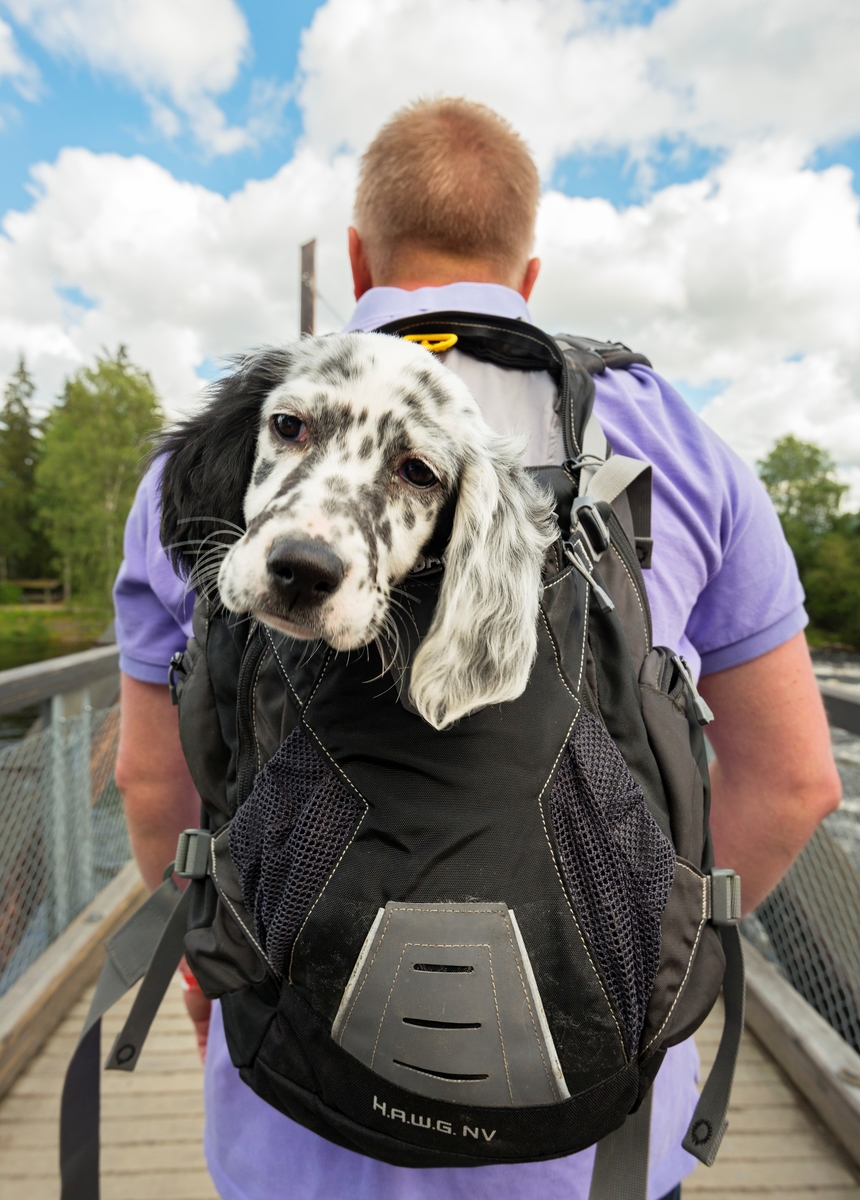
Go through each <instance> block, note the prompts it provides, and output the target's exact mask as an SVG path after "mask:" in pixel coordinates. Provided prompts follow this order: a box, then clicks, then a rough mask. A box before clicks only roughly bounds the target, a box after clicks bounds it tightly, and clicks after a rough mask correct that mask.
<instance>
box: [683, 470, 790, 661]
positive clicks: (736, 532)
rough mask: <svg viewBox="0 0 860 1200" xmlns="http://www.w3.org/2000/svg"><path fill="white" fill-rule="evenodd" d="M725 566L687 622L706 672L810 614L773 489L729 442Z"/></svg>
mask: <svg viewBox="0 0 860 1200" xmlns="http://www.w3.org/2000/svg"><path fill="white" fill-rule="evenodd" d="M720 449H721V450H722V452H723V453H722V455H721V457H722V458H723V460H724V462H725V470H726V475H727V478H726V483H727V487H726V491H725V494H724V512H723V520H722V522H721V524H722V530H721V533H722V537H721V550H722V555H721V560H720V565H719V569H718V570H717V571H716V572H715V574H714V575H713V576H712V577H711V578H710V579H709V580H708V582H707V584H706V585H705V588H704V589H703V591H702V592H701V593H700V595H699V597H698V599H697V601H696V604H695V606H694V608H693V611H692V612H691V614H690V618H689V621H688V622H687V631H686V632H687V637H688V638H689V639H690V641H691V642H692V643H693V645H694V646H695V647H696V649H697V651H698V653H699V655H700V657H701V660H702V667H701V673H702V674H703V675H710V674H713V673H714V672H715V671H724V670H726V669H727V668H728V667H736V666H739V665H740V664H741V663H745V662H749V661H751V660H752V659H754V658H758V657H759V656H760V655H762V654H766V653H767V652H768V651H769V650H774V649H776V647H777V646H781V645H782V644H783V643H784V642H787V641H788V640H789V638H792V637H794V635H795V634H796V633H799V632H800V630H801V629H803V628H804V627H805V626H806V624H807V621H808V618H807V615H806V611H805V609H804V607H803V589H802V587H801V584H800V579H799V578H798V574H797V566H796V564H795V561H794V555H793V554H792V552H791V549H790V547H789V545H788V543H787V542H786V540H785V535H784V534H783V531H782V526H781V525H780V523H779V518H778V517H777V515H776V512H775V511H774V508H773V505H772V504H771V502H770V497H769V496H768V494H767V492H766V491H765V489H764V487H763V486H762V484H761V482H760V481H759V480H758V479H757V478H756V477H755V475H754V474H753V472H752V471H751V470H750V469H749V468H748V467H747V466H746V465H745V464H744V463H742V462H741V461H740V460H739V459H737V458H736V456H735V455H733V454H732V453H731V451H729V450H728V448H727V447H725V446H721V447H720Z"/></svg>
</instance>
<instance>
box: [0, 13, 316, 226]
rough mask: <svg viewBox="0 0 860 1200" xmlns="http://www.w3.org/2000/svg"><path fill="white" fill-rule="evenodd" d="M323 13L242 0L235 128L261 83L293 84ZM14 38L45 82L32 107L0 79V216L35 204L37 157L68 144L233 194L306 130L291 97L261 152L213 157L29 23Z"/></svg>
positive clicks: (265, 172)
mask: <svg viewBox="0 0 860 1200" xmlns="http://www.w3.org/2000/svg"><path fill="white" fill-rule="evenodd" d="M318 7H319V4H318V3H315V2H314V0H289V2H288V3H285V2H283V0H282V2H279V3H271V0H269V2H266V0H244V2H243V3H242V5H241V8H242V10H243V11H244V13H245V16H246V18H247V21H248V24H249V26H250V30H251V38H252V53H251V55H250V56H249V59H248V61H247V62H246V63H245V64H244V65H243V66H242V69H241V73H240V77H239V79H238V81H237V83H236V85H235V86H234V87H233V88H231V89H230V91H229V92H228V93H226V95H224V96H222V98H221V104H222V108H223V110H224V112H225V113H226V114H227V116H228V118H229V119H230V121H231V122H235V123H240V124H241V123H242V122H243V121H245V120H247V116H248V108H249V101H250V92H251V88H252V86H253V84H254V81H255V80H262V81H264V82H271V83H273V84H275V85H276V86H281V87H283V86H284V85H285V84H290V83H291V82H292V80H293V78H294V76H295V74H296V69H297V65H298V63H297V59H298V51H299V39H300V37H301V33H302V30H303V29H304V28H305V27H306V26H307V25H308V24H309V23H310V21H311V18H312V16H313V13H314V10H315V9H316V8H318ZM0 13H2V5H0ZM15 34H16V39H17V41H18V44H19V46H20V49H21V50H22V51H23V53H24V54H25V55H26V56H27V58H28V59H29V60H30V61H32V62H33V63H35V65H36V66H37V68H38V70H39V74H40V76H41V79H42V85H41V89H40V90H41V96H40V98H39V99H38V100H37V101H36V102H35V103H28V102H27V101H26V100H23V99H22V98H21V96H20V95H19V94H18V93H17V92H16V90H15V87H14V85H13V83H12V81H8V80H2V81H0V114H2V116H3V124H4V128H3V130H2V132H0V138H2V143H0V145H2V162H3V170H2V173H0V212H5V211H6V210H7V209H9V208H22V207H24V206H26V205H28V204H29V193H28V191H27V187H28V182H29V169H30V167H31V166H32V164H33V163H34V162H38V161H40V160H46V161H49V162H50V161H53V159H55V158H56V156H57V154H58V153H59V151H60V150H61V149H62V148H63V147H64V146H86V147H88V148H89V149H90V150H94V151H97V152H106V151H111V152H114V153H116V154H125V155H128V154H145V155H146V156H147V157H148V158H151V159H153V160H154V161H155V162H158V163H161V164H162V165H163V166H164V167H166V168H167V169H168V170H169V171H170V172H171V174H173V175H175V176H176V178H177V179H183V180H190V181H191V182H194V183H202V184H205V186H206V187H208V188H211V189H213V190H214V191H218V192H221V193H222V194H223V195H229V193H230V192H234V191H236V190H237V189H238V188H240V187H242V185H243V184H244V182H245V180H246V179H249V178H253V179H264V178H267V177H268V176H270V175H272V174H274V172H275V171H276V170H277V169H278V167H279V166H281V164H282V163H283V162H284V161H285V160H286V159H288V158H290V157H291V155H292V153H293V147H294V145H295V142H296V139H297V138H298V137H299V136H300V134H301V129H302V115H301V112H300V111H299V109H298V108H297V106H296V104H295V100H294V99H292V98H290V99H287V101H286V103H285V104H284V106H283V108H282V110H281V113H280V122H279V125H280V127H279V129H278V130H277V131H276V132H275V133H274V134H273V135H272V136H271V137H269V138H267V139H266V141H265V142H263V143H262V144H261V145H260V146H258V147H254V148H252V149H248V150H245V151H240V152H239V153H237V154H234V155H230V156H225V155H218V156H213V155H209V154H207V153H206V152H205V151H204V150H203V149H201V147H200V146H199V145H197V144H195V142H194V140H193V138H192V137H191V136H190V135H188V134H185V135H184V136H181V137H179V138H177V139H176V140H175V141H168V140H167V139H165V138H163V137H160V136H158V135H157V134H155V133H154V132H153V131H152V129H151V127H150V120H149V111H148V108H147V105H146V102H145V101H144V99H143V98H142V97H141V95H140V93H139V92H138V91H137V90H136V89H135V88H134V87H132V86H131V85H129V84H128V83H126V82H124V81H123V80H122V79H118V78H117V77H116V76H112V75H108V74H106V73H105V72H103V71H100V70H96V69H94V68H93V67H91V66H90V65H88V64H86V63H82V62H76V61H74V60H70V59H69V58H64V57H58V56H55V55H51V54H49V53H48V52H47V51H46V50H45V49H43V48H42V46H40V45H39V42H38V41H37V40H36V38H34V37H33V35H32V34H31V33H30V32H29V31H28V30H27V28H26V27H23V28H22V27H21V26H20V25H17V26H15Z"/></svg>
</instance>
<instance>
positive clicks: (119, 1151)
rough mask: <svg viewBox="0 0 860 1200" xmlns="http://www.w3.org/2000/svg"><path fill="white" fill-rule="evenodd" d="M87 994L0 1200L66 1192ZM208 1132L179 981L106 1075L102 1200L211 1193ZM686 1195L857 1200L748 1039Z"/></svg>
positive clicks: (706, 1049)
mask: <svg viewBox="0 0 860 1200" xmlns="http://www.w3.org/2000/svg"><path fill="white" fill-rule="evenodd" d="M89 995H90V993H87V995H86V997H84V998H83V999H82V1000H81V1001H80V1002H79V1003H78V1004H77V1005H76V1006H75V1008H74V1009H73V1010H72V1011H71V1012H70V1013H69V1015H68V1017H67V1018H66V1020H65V1021H64V1022H63V1024H62V1025H61V1026H60V1028H59V1029H58V1030H57V1032H56V1033H55V1034H54V1036H53V1037H52V1038H51V1040H50V1041H49V1042H48V1044H47V1045H46V1047H45V1048H44V1050H43V1051H42V1052H41V1054H39V1055H38V1057H37V1058H35V1059H34V1060H33V1062H32V1063H31V1064H30V1066H29V1068H28V1069H27V1071H26V1072H25V1074H24V1075H22V1076H21V1077H20V1078H19V1079H18V1081H17V1082H16V1084H15V1085H14V1087H13V1088H12V1090H11V1092H10V1093H9V1095H8V1096H7V1097H6V1098H5V1099H4V1100H3V1101H2V1103H0V1200H56V1197H57V1196H58V1194H59V1186H58V1178H57V1165H56V1164H57V1117H58V1112H59V1100H60V1089H61V1087H62V1080H63V1072H64V1070H65V1067H66V1063H67V1061H68V1058H69V1055H70V1054H71V1051H72V1048H73V1046H74V1042H75V1039H76V1037H77V1034H78V1031H79V1030H80V1027H81V1024H82V1022H83V1019H84V1015H85V1012H86V1008H87V1005H88V1003H89ZM127 1008H128V1002H126V1003H123V1004H119V1005H117V1007H116V1010H115V1011H114V1012H113V1013H111V1014H109V1015H108V1018H107V1020H106V1022H105V1025H106V1031H105V1036H104V1038H103V1042H104V1045H105V1046H109V1045H110V1044H111V1041H112V1039H113V1037H114V1035H115V1033H116V1031H117V1030H118V1028H119V1022H120V1019H121V1016H122V1015H123V1014H124V1013H125V1012H126V1011H127ZM719 1028H720V1026H719V1018H718V1017H716V1016H715V1017H712V1018H711V1019H710V1020H709V1021H708V1022H707V1023H706V1025H705V1026H704V1028H703V1029H702V1030H701V1031H700V1034H699V1036H698V1039H697V1040H698V1042H699V1047H700V1050H701V1054H702V1059H703V1063H704V1065H705V1066H709V1065H710V1062H711V1059H712V1057H713V1054H714V1051H715V1049H716V1043H717V1039H718V1037H719ZM202 1131H203V1098H202V1071H201V1067H200V1061H199V1059H198V1058H197V1053H196V1050H195V1047H194V1039H193V1035H192V1033H191V1027H190V1025H189V1023H188V1019H187V1017H186V1016H185V1012H184V1005H183V1002H182V994H181V991H180V989H179V985H178V983H174V985H173V986H172V987H171V989H170V992H169V993H168V997H167V999H166V1001H165V1003H164V1005H163V1006H162V1009H161V1012H160V1013H159V1015H158V1017H157V1019H156V1022H155V1025H154V1027H153V1031H152V1034H151V1035H150V1039H149V1042H148V1043H147V1046H146V1050H145V1052H144V1054H143V1056H142V1059H141V1064H140V1066H139V1067H138V1069H137V1071H136V1072H135V1073H134V1074H130V1075H126V1074H124V1073H121V1072H110V1073H108V1074H106V1075H105V1076H103V1099H102V1136H103V1149H102V1197H103V1200H213V1198H215V1197H216V1192H215V1189H214V1188H213V1186H212V1182H211V1180H210V1179H209V1176H208V1174H207V1172H206V1167H205V1165H204V1161H203V1151H202V1147H201V1139H202ZM684 1192H685V1195H687V1196H697V1197H701V1200H729V1198H730V1197H731V1198H733V1200H734V1198H735V1197H739V1196H743V1197H744V1198H745V1200H800V1197H815V1198H816V1200H860V1185H858V1182H857V1180H856V1178H855V1176H854V1174H853V1173H852V1170H851V1168H850V1166H849V1165H848V1164H847V1161H846V1159H845V1157H844V1156H843V1155H842V1153H841V1151H840V1150H839V1149H838V1148H837V1147H836V1146H835V1145H834V1143H833V1142H832V1141H831V1140H830V1138H829V1137H828V1135H827V1133H826V1132H825V1131H824V1130H823V1129H822V1128H821V1126H820V1125H819V1124H818V1123H817V1121H816V1120H815V1118H814V1117H813V1116H812V1114H811V1113H810V1111H809V1109H808V1108H807V1107H806V1105H805V1104H804V1102H803V1101H802V1100H801V1099H800V1098H799V1096H798V1095H797V1093H796V1092H795V1091H794V1090H793V1088H792V1087H791V1085H790V1084H789V1083H787V1082H786V1080H785V1078H784V1077H783V1075H782V1074H781V1072H780V1070H779V1068H778V1067H777V1066H776V1065H775V1064H774V1062H773V1060H772V1059H771V1058H770V1057H769V1056H768V1055H767V1053H766V1052H765V1051H764V1050H763V1049H762V1048H761V1047H760V1046H759V1045H758V1044H757V1043H756V1042H755V1040H754V1039H753V1038H752V1037H751V1036H750V1035H747V1036H746V1038H745V1041H744V1048H743V1052H742V1056H741V1061H740V1064H739V1068H738V1075H737V1079H736V1083H735V1090H734V1097H733V1105H732V1112H731V1114H730V1129H729V1132H728V1134H727V1135H726V1139H725V1141H724V1143H723V1147H722V1150H721V1151H720V1157H719V1158H718V1160H717V1164H716V1166H715V1167H713V1168H712V1169H711V1170H710V1171H709V1170H706V1169H705V1168H704V1167H702V1168H700V1169H699V1170H697V1171H696V1172H695V1174H694V1175H693V1176H692V1177H691V1178H690V1179H689V1180H688V1181H687V1183H686V1184H685V1185H684ZM288 1195H289V1193H288V1192H285V1193H284V1197H285V1200H286V1198H287V1197H288ZM273 1200H276V1198H274V1197H273ZM340 1200H348V1197H343V1198H340Z"/></svg>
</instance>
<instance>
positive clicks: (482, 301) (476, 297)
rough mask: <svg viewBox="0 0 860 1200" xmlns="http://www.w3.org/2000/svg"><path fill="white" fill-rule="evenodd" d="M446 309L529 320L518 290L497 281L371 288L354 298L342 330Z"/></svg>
mask: <svg viewBox="0 0 860 1200" xmlns="http://www.w3.org/2000/svg"><path fill="white" fill-rule="evenodd" d="M448 310H451V311H453V312H473V313H487V314H488V315H490V316H494V317H510V318H511V319H512V320H521V321H529V322H530V321H531V317H530V315H529V310H528V305H527V304H526V302H525V300H524V299H523V298H522V296H521V295H520V294H519V292H515V291H514V289H513V288H509V287H505V286H504V284H501V283H467V282H463V283H446V284H445V285H444V286H443V287H423V288H417V289H416V290H415V291H414V292H407V291H406V290H405V289H404V288H397V287H374V288H370V289H369V291H366V292H365V293H364V295H363V296H362V297H361V299H360V300H359V301H358V303H357V304H356V306H355V311H354V312H353V314H352V316H351V318H350V319H349V321H348V322H347V324H346V325H345V326H344V332H345V333H352V332H356V331H367V330H371V329H378V328H379V327H380V325H386V324H387V323H388V322H389V321H396V320H398V319H399V318H400V317H414V316H417V315H418V314H419V313H431V312H446V311H448Z"/></svg>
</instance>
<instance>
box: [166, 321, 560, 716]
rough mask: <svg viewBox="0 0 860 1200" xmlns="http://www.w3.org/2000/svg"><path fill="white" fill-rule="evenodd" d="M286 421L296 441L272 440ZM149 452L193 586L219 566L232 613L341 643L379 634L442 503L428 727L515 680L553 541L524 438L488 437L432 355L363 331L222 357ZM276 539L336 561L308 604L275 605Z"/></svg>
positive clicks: (504, 692)
mask: <svg viewBox="0 0 860 1200" xmlns="http://www.w3.org/2000/svg"><path fill="white" fill-rule="evenodd" d="M284 429H286V430H288V431H290V432H295V431H296V430H297V429H299V430H300V431H303V432H302V436H301V438H300V439H297V438H289V439H287V440H285V438H284V436H282V432H279V431H283V430H284ZM163 448H164V450H165V452H166V455H167V459H166V465H165V469H164V476H163V483H162V498H163V509H162V513H163V519H162V540H163V541H164V544H165V545H167V546H173V549H172V551H171V552H172V555H173V558H174V561H175V562H176V563H177V564H179V565H181V566H182V567H184V569H185V571H186V573H187V574H189V576H190V578H191V580H192V582H193V583H195V585H196V586H205V584H206V580H207V578H209V579H210V580H211V579H213V578H214V568H215V566H217V572H218V573H217V588H218V591H219V593H220V599H221V601H222V603H223V605H224V606H225V607H226V608H227V609H228V610H230V611H231V612H235V613H248V612H251V613H253V614H254V615H255V616H256V617H258V618H259V619H260V620H261V621H264V622H266V623H267V624H270V625H272V626H274V627H275V628H277V629H281V630H284V631H286V632H287V633H289V634H291V635H292V636H293V637H296V638H304V639H320V638H321V639H323V640H324V641H325V642H327V643H328V644H329V645H331V646H333V647H334V648H335V649H337V650H350V649H353V648H356V647H361V646H365V645H367V644H369V643H370V642H372V641H373V640H374V639H379V638H384V636H385V635H386V632H387V631H388V630H389V629H390V621H391V616H390V614H391V609H392V599H393V598H392V589H394V588H395V587H396V586H397V584H398V583H400V582H401V581H402V580H403V579H404V577H405V576H406V575H407V574H409V572H410V571H411V570H412V569H413V568H414V567H415V566H416V564H417V563H419V562H420V560H421V559H422V552H424V551H425V550H426V548H427V546H428V544H429V543H430V541H431V539H432V536H433V533H434V529H435V528H436V525H437V522H438V521H439V518H440V514H442V513H443V510H445V509H446V506H447V507H448V508H450V506H451V504H454V505H455V507H454V515H453V525H452V531H451V535H450V539H449V541H448V544H447V548H446V550H445V571H444V576H443V580H442V583H441V588H440V594H439V600H438V603H437V606H436V610H435V613H434V617H433V621H432V624H431V627H430V630H429V632H428V634H427V636H426V637H425V639H424V641H423V642H422V644H421V645H420V647H419V649H418V651H417V654H416V655H415V658H414V661H413V663H412V671H411V687H410V696H411V699H412V702H413V704H414V705H415V707H416V709H417V710H418V712H419V713H420V714H421V715H422V716H423V717H424V718H425V719H426V720H427V721H429V722H430V724H431V725H433V726H434V727H436V728H437V729H442V728H444V727H445V726H447V725H450V724H451V723H452V722H453V721H456V720H457V719H458V718H459V717H461V716H464V715H465V714H467V713H469V712H471V711H473V710H475V709H476V708H480V707H483V706H484V705H487V704H494V703H499V702H501V701H505V700H511V699H514V698H515V697H516V696H518V695H520V694H521V693H522V691H523V690H524V688H525V686H526V682H527V680H528V676H529V672H530V670H531V665H532V662H533V661H534V656H535V652H536V622H537V617H538V602H539V597H540V586H541V585H540V577H541V565H542V563H543V559H544V555H545V552H546V549H547V547H548V546H549V545H550V544H551V542H552V540H553V538H554V536H555V534H554V525H553V521H552V517H551V512H552V502H551V501H550V500H549V499H548V498H547V496H546V495H545V494H544V493H543V492H542V491H540V490H539V489H538V488H537V487H536V485H535V484H534V483H533V482H532V480H531V478H530V477H529V475H528V474H527V472H526V471H525V470H524V469H523V466H522V446H521V445H520V444H519V443H517V442H515V441H513V440H511V439H508V438H503V437H500V436H498V435H497V434H495V433H493V432H492V430H491V429H490V428H489V426H488V425H487V424H486V422H485V421H484V419H483V417H482V415H481V412H480V409H479V408H478V405H477V403H476V402H475V400H474V398H473V397H472V395H471V393H470V392H469V390H468V389H467V387H466V386H465V384H464V383H463V382H462V381H461V380H460V379H458V377H457V376H456V375H454V374H453V373H452V372H450V371H449V370H448V369H447V368H446V367H444V365H442V364H441V363H440V362H439V361H438V360H436V359H435V358H434V357H433V355H432V354H430V353H428V352H427V351H425V350H423V349H421V348H420V347H418V346H416V345H414V344H411V343H409V342H405V341H401V340H400V339H399V338H394V337H389V336H385V335H381V334H364V333H349V334H339V335H336V336H333V337H325V338H308V339H304V340H303V341H301V342H300V343H298V344H297V345H295V346H293V347H290V348H289V349H286V350H262V351H259V352H257V353H254V354H251V355H248V356H245V357H243V358H240V359H237V360H236V371H235V372H234V373H233V374H232V375H231V376H229V377H228V378H227V379H225V380H222V381H220V382H219V383H218V384H216V385H215V388H214V395H213V398H212V401H211V403H210V405H209V407H208V408H207V409H205V410H204V411H203V412H202V413H200V414H197V415H196V416H195V417H194V418H192V419H191V420H190V421H188V422H185V424H184V425H182V426H180V427H179V428H178V429H176V430H174V431H172V432H171V433H170V434H169V435H168V436H167V438H166V440H165V443H164V447H163ZM416 463H417V464H418V466H417V467H416V466H415V464H416ZM428 468H429V472H432V475H429V476H428V472H427V469H428ZM416 476H417V477H418V478H420V479H421V480H422V483H421V486H417V485H416V484H415V483H414V482H412V481H411V480H412V479H413V477H416ZM428 477H429V478H430V479H431V480H432V482H431V483H430V485H429V486H427V483H426V480H427V478H428ZM213 516H216V517H220V518H222V519H223V520H222V527H221V528H215V527H213V525H212V524H211V521H212V518H213ZM207 522H210V524H209V526H208V528H207V525H206V523H207ZM231 522H232V525H233V526H235V527H236V533H235V534H229V533H228V531H229V529H230V525H229V523H231ZM223 526H226V527H227V528H226V530H225V529H224V528H223ZM237 534H238V536H237ZM284 539H286V543H285V542H284ZM228 541H230V542H231V544H230V545H229V548H227V542H228ZM283 544H289V545H290V546H292V545H294V544H301V545H310V546H311V547H312V548H314V547H315V548H316V549H315V550H314V552H315V553H323V552H324V553H325V555H326V561H327V562H332V561H334V562H336V563H337V564H338V567H337V576H336V577H335V576H333V578H336V579H337V582H336V583H335V584H333V585H332V587H331V588H330V589H329V591H328V592H327V594H325V595H324V596H323V597H322V599H317V600H316V601H315V603H313V604H310V603H304V602H303V601H302V599H301V598H299V599H298V600H295V601H294V603H293V604H292V606H291V607H289V610H288V609H287V608H286V607H285V605H284V602H283V596H282V593H279V591H278V589H277V588H276V587H275V586H274V584H273V579H272V568H271V556H272V554H273V548H274V549H275V550H277V547H278V546H280V545H283ZM189 547H190V549H189ZM321 548H322V549H321ZM207 555H208V557H207ZM213 564H214V565H213ZM207 571H208V576H207Z"/></svg>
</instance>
